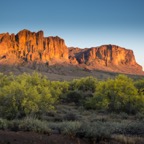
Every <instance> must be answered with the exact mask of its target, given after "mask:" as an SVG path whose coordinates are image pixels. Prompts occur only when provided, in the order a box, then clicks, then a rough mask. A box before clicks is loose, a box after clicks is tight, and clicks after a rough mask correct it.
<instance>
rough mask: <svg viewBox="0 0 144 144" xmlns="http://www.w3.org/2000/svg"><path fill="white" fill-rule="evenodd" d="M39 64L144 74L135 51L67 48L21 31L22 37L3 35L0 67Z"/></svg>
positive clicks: (55, 39) (105, 47) (52, 39)
mask: <svg viewBox="0 0 144 144" xmlns="http://www.w3.org/2000/svg"><path fill="white" fill-rule="evenodd" d="M22 62H27V63H29V62H40V63H43V64H45V63H46V64H47V63H49V64H56V63H63V62H65V63H67V64H70V65H77V66H79V67H83V68H86V69H89V70H93V69H99V70H104V71H113V72H122V73H131V74H143V71H142V67H141V66H140V65H138V64H137V63H136V60H135V57H134V54H133V51H132V50H128V49H125V48H122V47H119V46H116V45H103V46H100V47H93V48H85V49H80V48H73V47H71V48H67V46H66V45H65V42H64V40H63V39H61V38H59V37H44V34H43V31H39V32H37V33H35V32H31V31H29V30H22V31H20V32H19V33H17V34H16V35H15V34H9V33H3V34H0V64H2V63H7V64H17V63H20V64H21V63H22Z"/></svg>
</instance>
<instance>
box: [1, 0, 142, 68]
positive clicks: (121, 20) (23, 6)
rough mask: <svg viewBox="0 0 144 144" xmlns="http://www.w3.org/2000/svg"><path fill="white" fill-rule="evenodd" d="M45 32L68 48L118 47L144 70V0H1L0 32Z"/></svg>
mask: <svg viewBox="0 0 144 144" xmlns="http://www.w3.org/2000/svg"><path fill="white" fill-rule="evenodd" d="M22 29H29V30H31V31H39V30H43V31H44V33H45V36H50V35H53V36H56V35H58V36H60V37H62V38H63V39H65V42H66V45H67V46H75V47H81V48H84V47H93V46H99V45H102V44H116V45H119V46H121V47H125V48H128V49H132V50H133V51H134V54H135V56H136V60H137V62H138V63H139V64H140V65H142V66H143V67H144V61H143V56H144V50H143V49H144V0H53V1H52V0H0V33H2V32H10V33H17V32H18V31H20V30H22Z"/></svg>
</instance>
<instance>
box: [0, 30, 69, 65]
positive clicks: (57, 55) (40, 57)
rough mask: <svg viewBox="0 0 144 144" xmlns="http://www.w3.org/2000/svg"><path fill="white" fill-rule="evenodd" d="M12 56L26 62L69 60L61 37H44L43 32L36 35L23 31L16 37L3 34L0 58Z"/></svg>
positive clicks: (0, 39) (0, 43) (0, 36)
mask: <svg viewBox="0 0 144 144" xmlns="http://www.w3.org/2000/svg"><path fill="white" fill-rule="evenodd" d="M11 54H13V55H16V57H17V58H20V59H23V60H26V61H41V62H46V61H50V60H51V59H61V60H68V49H67V47H66V45H65V43H64V40H63V39H61V38H59V37H44V34H43V31H39V32H37V33H35V32H30V31H29V30H22V31H20V32H19V33H17V34H16V35H14V34H11V35H10V34H9V33H4V34H1V35H0V57H2V56H4V55H5V56H7V57H8V56H10V55H11Z"/></svg>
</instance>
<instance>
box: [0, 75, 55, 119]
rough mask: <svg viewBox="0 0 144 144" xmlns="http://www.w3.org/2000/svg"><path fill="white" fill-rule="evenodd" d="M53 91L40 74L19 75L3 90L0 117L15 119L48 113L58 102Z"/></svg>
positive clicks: (0, 98) (0, 100) (0, 99)
mask: <svg viewBox="0 0 144 144" xmlns="http://www.w3.org/2000/svg"><path fill="white" fill-rule="evenodd" d="M5 77H6V76H5ZM7 77H8V78H7V79H9V76H7ZM52 91H53V90H52V88H50V82H49V81H48V80H47V79H46V78H45V77H43V76H41V75H40V74H38V73H33V74H32V75H28V74H23V75H19V76H17V77H15V78H14V79H13V80H12V81H9V83H8V84H6V85H3V87H2V88H1V91H0V115H1V116H2V117H5V118H8V119H14V118H21V117H23V116H27V115H30V114H36V113H38V112H47V111H49V110H50V109H53V108H54V107H53V104H54V103H55V102H56V100H57V97H56V96H53V95H52Z"/></svg>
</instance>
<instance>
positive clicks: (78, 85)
mask: <svg viewBox="0 0 144 144" xmlns="http://www.w3.org/2000/svg"><path fill="white" fill-rule="evenodd" d="M97 83H98V81H97V79H95V78H94V77H86V78H81V79H74V80H73V81H72V82H71V83H70V90H80V91H83V92H85V91H91V92H95V90H96V86H97Z"/></svg>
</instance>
